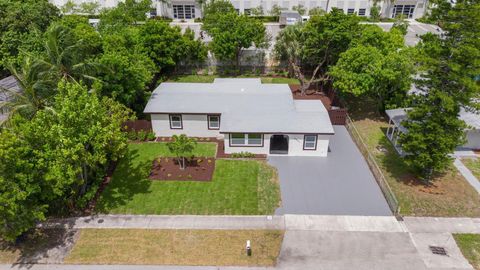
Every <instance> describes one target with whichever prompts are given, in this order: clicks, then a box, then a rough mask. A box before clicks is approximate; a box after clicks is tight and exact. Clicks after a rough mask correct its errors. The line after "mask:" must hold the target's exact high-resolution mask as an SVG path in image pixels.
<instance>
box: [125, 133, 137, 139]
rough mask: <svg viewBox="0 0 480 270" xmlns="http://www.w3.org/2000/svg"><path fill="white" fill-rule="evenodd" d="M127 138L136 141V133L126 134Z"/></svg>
mask: <svg viewBox="0 0 480 270" xmlns="http://www.w3.org/2000/svg"><path fill="white" fill-rule="evenodd" d="M127 138H128V139H129V140H131V141H135V140H136V139H137V133H136V132H135V131H130V132H128V135H127Z"/></svg>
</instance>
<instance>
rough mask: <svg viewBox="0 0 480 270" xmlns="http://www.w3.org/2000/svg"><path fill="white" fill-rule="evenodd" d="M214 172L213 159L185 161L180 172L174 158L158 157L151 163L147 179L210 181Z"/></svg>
mask: <svg viewBox="0 0 480 270" xmlns="http://www.w3.org/2000/svg"><path fill="white" fill-rule="evenodd" d="M214 170H215V158H203V157H195V158H190V159H187V166H186V168H185V169H184V170H181V169H180V165H179V164H178V160H177V159H176V158H171V157H159V158H156V159H155V160H154V161H153V166H152V170H151V172H150V176H149V179H150V180H156V181H211V180H212V176H213V171H214Z"/></svg>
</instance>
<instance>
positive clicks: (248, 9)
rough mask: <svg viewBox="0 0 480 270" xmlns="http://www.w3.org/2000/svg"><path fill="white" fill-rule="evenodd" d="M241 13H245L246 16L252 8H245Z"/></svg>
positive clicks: (250, 12) (250, 13)
mask: <svg viewBox="0 0 480 270" xmlns="http://www.w3.org/2000/svg"><path fill="white" fill-rule="evenodd" d="M243 14H245V15H247V16H250V15H252V10H251V9H250V8H246V9H244V10H243Z"/></svg>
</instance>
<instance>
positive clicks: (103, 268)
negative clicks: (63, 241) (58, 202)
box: [0, 264, 274, 270]
mask: <svg viewBox="0 0 480 270" xmlns="http://www.w3.org/2000/svg"><path fill="white" fill-rule="evenodd" d="M0 269H2V270H4V269H5V270H7V269H12V270H13V269H15V270H25V269H28V270H139V269H142V270H266V269H274V268H266V267H236V266H177V265H95V264H89V265H82V264H78V265H72V264H17V265H7V264H3V265H2V264H0Z"/></svg>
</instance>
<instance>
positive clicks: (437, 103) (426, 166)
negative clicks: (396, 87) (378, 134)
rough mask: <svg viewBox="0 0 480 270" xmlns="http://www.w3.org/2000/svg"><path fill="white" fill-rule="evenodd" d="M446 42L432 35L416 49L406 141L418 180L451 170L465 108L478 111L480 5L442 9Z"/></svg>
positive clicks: (462, 4) (460, 3)
mask: <svg viewBox="0 0 480 270" xmlns="http://www.w3.org/2000/svg"><path fill="white" fill-rule="evenodd" d="M439 8H440V9H439V10H438V12H439V14H442V16H440V17H439V18H440V20H441V25H442V26H443V30H444V31H445V33H444V34H443V36H436V35H433V34H428V35H425V36H423V37H422V40H421V42H420V43H419V45H418V48H417V49H418V58H417V65H418V66H419V69H420V74H419V75H420V78H419V79H418V80H416V85H417V88H418V89H419V93H417V95H416V100H415V106H414V108H413V110H412V111H411V112H410V113H409V120H408V121H407V122H406V123H405V127H406V128H407V130H408V131H407V133H406V134H405V135H404V136H403V137H402V139H401V142H402V144H403V148H404V149H405V151H406V152H407V155H406V157H405V159H406V160H407V162H409V163H410V164H411V165H412V166H413V167H414V168H416V171H417V172H418V174H419V175H420V176H422V177H423V178H424V179H426V180H429V179H430V178H431V176H432V175H433V174H434V173H435V172H438V171H441V170H443V169H445V168H446V166H448V164H449V162H450V160H451V159H450V158H449V154H451V153H452V152H453V151H454V150H455V148H456V147H457V146H459V145H461V144H462V143H463V142H464V141H463V129H464V127H465V126H464V123H463V122H462V121H460V120H458V114H459V112H460V110H461V108H462V107H463V108H466V109H478V107H479V104H478V97H479V96H480V85H479V83H478V79H477V78H478V77H477V76H478V74H480V39H479V38H478V37H479V36H480V3H479V2H478V1H463V0H461V1H457V3H456V4H455V5H454V6H452V5H450V4H447V5H446V7H443V8H442V6H439Z"/></svg>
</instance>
